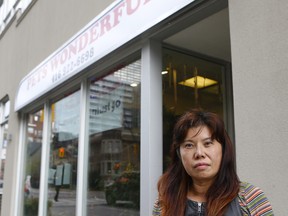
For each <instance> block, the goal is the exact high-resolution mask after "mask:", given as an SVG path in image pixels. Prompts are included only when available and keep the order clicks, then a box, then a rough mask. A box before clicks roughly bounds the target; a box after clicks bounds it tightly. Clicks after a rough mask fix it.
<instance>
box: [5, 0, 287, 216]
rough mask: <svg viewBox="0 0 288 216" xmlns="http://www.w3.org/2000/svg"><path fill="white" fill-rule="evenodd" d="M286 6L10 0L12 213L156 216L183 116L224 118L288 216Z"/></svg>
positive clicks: (247, 176) (244, 171) (242, 162)
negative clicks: (196, 111) (192, 112)
mask: <svg viewBox="0 0 288 216" xmlns="http://www.w3.org/2000/svg"><path fill="white" fill-rule="evenodd" d="M287 9H288V3H287V2H286V1H284V0H279V1H277V3H275V2H271V1H268V0H264V1H263V0H262V1H260V0H256V1H253V2H251V1H248V0H242V1H236V0H179V1H177V4H175V1H172V0H165V1H164V0H157V1H153V0H116V1H112V0H111V1H105V2H104V1H92V0H86V1H84V2H80V1H72V2H71V1H67V0H64V1H57V2H53V1H52V2H51V1H43V0H21V1H19V0H11V1H7V0H3V1H0V74H1V79H0V82H1V84H0V126H1V128H0V143H1V147H0V153H1V154H0V155H1V163H0V168H1V169H0V170H1V175H0V180H1V182H0V184H2V189H1V193H2V204H1V215H11V216H19V215H20V216H21V215H23V216H24V215H41V216H42V215H79V216H80V215H81V216H82V215H87V216H88V215H107V214H108V215H112V216H113V215H115V216H116V215H131V216H134V215H141V216H144V215H151V212H152V207H153V203H154V201H155V199H156V197H157V181H158V179H159V176H160V175H161V174H162V173H163V170H165V169H166V167H167V165H168V164H169V145H170V143H171V129H172V126H173V123H174V122H175V119H176V118H177V117H178V116H179V115H181V114H182V113H183V112H184V111H186V110H188V109H191V108H193V107H202V108H203V109H205V110H209V111H213V112H216V113H218V114H219V115H221V116H222V117H223V119H224V122H225V124H226V127H227V131H228V133H229V134H230V136H231V137H232V139H233V141H234V143H235V149H236V158H237V172H238V174H239V177H240V179H241V180H243V181H248V182H251V183H252V184H255V185H257V186H259V187H260V188H261V189H263V190H264V192H265V193H266V195H267V196H268V198H269V200H270V202H271V204H272V206H273V209H274V212H275V214H276V215H287V214H288V211H287V208H285V205H284V204H285V202H284V201H285V200H286V196H285V195H286V194H287V193H288V184H287V180H286V179H287V177H288V174H286V172H285V168H286V167H287V166H288V161H287V160H286V159H285V158H286V156H287V150H288V146H287V145H286V144H285V142H284V141H283V140H285V138H286V135H287V134H288V129H287V128H288V121H287V120H286V119H287V118H288V114H287V112H286V109H285V108H286V106H287V105H288V94H287V92H288V87H287V85H286V83H287V81H288V76H287V72H286V71H287V68H288V62H287V61H286V58H285V57H286V50H287V49H288V39H287V37H286V35H287V33H288V28H287V25H288V21H287V19H288V15H287V13H286V11H287Z"/></svg>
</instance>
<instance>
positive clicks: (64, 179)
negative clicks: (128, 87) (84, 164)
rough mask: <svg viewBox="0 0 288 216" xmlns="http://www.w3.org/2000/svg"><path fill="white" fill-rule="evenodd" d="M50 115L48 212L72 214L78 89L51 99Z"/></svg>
mask: <svg viewBox="0 0 288 216" xmlns="http://www.w3.org/2000/svg"><path fill="white" fill-rule="evenodd" d="M51 118H52V119H51V143H50V155H49V179H48V184H49V186H48V208H47V210H48V213H47V215H49V214H51V215H53V216H58V215H59V216H60V215H69V216H71V215H75V208H76V186H77V160H78V138H79V120H80V92H79V91H76V92H74V93H71V94H69V96H67V97H65V98H63V99H61V100H59V101H57V102H55V103H53V104H52V106H51Z"/></svg>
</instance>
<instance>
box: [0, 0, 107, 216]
mask: <svg viewBox="0 0 288 216" xmlns="http://www.w3.org/2000/svg"><path fill="white" fill-rule="evenodd" d="M112 2H113V1H112V0H106V1H95V0H85V1H74V0H72V1H71V0H61V1H55V0H54V1H42V0H37V1H36V3H35V4H34V6H33V7H32V9H31V10H30V11H29V13H28V14H27V15H26V16H25V17H24V19H23V20H22V21H21V22H20V23H19V24H18V25H17V21H16V20H15V21H14V22H13V23H12V25H11V26H10V27H9V28H8V30H7V31H6V32H5V33H4V34H3V35H2V36H1V37H0V38H1V39H0V73H1V79H0V99H2V98H3V97H4V96H5V95H7V94H8V96H9V98H10V101H11V110H10V116H9V133H10V134H12V142H11V143H9V145H8V147H7V148H8V149H7V156H6V157H7V161H6V167H5V177H4V185H5V187H4V195H3V202H2V210H1V215H13V214H14V210H15V206H14V205H13V203H15V200H16V197H15V182H16V179H15V177H16V176H17V175H16V171H17V161H18V160H17V158H18V149H19V148H18V147H19V146H18V139H19V127H20V126H19V123H20V122H19V120H18V115H17V113H15V112H14V102H15V94H16V93H17V91H16V90H17V88H18V85H19V83H20V81H21V79H22V78H23V77H24V76H26V75H27V74H28V73H29V72H30V71H31V70H32V69H34V68H35V67H36V66H37V65H38V64H39V63H40V62H41V61H43V60H44V59H45V58H47V57H48V56H49V55H50V54H52V53H53V52H54V51H55V50H56V49H58V48H59V47H60V46H61V45H62V44H63V43H64V42H66V41H67V40H68V39H69V38H70V37H72V36H73V35H74V34H76V33H77V32H78V31H79V30H80V29H82V28H83V27H84V26H85V25H86V24H88V23H89V22H90V21H91V20H92V19H93V18H94V17H96V16H97V15H98V14H99V13H100V12H101V11H103V10H104V9H105V8H106V7H107V6H108V5H109V4H111V3H112Z"/></svg>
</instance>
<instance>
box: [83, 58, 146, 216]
mask: <svg viewBox="0 0 288 216" xmlns="http://www.w3.org/2000/svg"><path fill="white" fill-rule="evenodd" d="M140 71H141V61H140V60H137V61H135V62H133V63H131V64H129V65H127V66H125V67H122V68H121V69H118V70H116V71H115V72H113V73H111V74H110V75H108V76H105V77H101V78H99V79H93V80H92V81H91V83H90V99H89V100H90V101H89V104H90V107H89V174H88V178H89V179H88V180H89V181H88V187H89V188H88V203H87V215H91V216H92V215H99V216H101V215H103V216H104V215H109V216H116V215H117V216H118V215H125V216H134V215H139V204H140V203H139V202H140Z"/></svg>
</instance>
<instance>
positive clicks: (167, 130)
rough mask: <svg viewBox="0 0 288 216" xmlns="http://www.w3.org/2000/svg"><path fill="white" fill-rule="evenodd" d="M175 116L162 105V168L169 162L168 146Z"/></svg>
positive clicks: (170, 142) (170, 141)
mask: <svg viewBox="0 0 288 216" xmlns="http://www.w3.org/2000/svg"><path fill="white" fill-rule="evenodd" d="M175 121H176V116H175V114H174V112H173V111H169V110H168V109H167V108H166V107H165V106H164V107H163V158H164V161H163V169H164V170H166V168H167V167H168V165H169V164H170V146H171V144H172V135H173V126H174V123H175Z"/></svg>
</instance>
